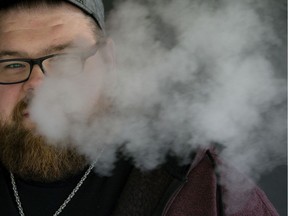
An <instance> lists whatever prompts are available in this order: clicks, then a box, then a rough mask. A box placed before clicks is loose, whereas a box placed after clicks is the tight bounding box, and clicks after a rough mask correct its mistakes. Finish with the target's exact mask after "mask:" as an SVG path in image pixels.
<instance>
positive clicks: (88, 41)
mask: <svg viewBox="0 0 288 216" xmlns="http://www.w3.org/2000/svg"><path fill="white" fill-rule="evenodd" d="M79 40H80V41H85V47H89V46H92V45H94V44H95V43H96V40H97V39H96V37H95V33H94V32H93V29H92V27H91V23H90V22H89V21H88V19H87V17H86V16H85V15H84V14H83V13H82V12H81V11H80V10H79V9H78V8H75V7H73V6H70V5H68V4H63V5H62V6H57V7H48V8H47V7H46V8H45V7H39V8H33V9H21V10H17V11H15V10H13V11H8V12H5V13H3V14H1V19H0V59H9V58H39V57H42V56H45V55H49V54H55V53H61V52H65V51H66V48H69V47H70V46H71V45H73V44H75V41H79ZM83 46H84V45H83ZM83 48H84V47H83ZM43 78H44V75H43V73H42V71H41V69H40V68H39V66H38V65H35V66H34V68H33V71H32V73H31V76H30V79H29V80H28V81H26V82H24V83H20V84H13V85H1V84H0V117H1V118H2V120H3V119H4V121H6V122H7V121H8V122H11V120H12V112H13V109H14V108H15V106H16V104H17V103H18V102H19V101H20V100H22V99H23V98H25V97H26V96H27V95H28V94H31V92H33V91H35V90H36V89H37V87H38V86H39V85H40V84H41V82H42V80H43ZM23 117H24V124H26V125H30V124H31V123H30V122H29V113H27V112H26V110H25V111H24V112H23Z"/></svg>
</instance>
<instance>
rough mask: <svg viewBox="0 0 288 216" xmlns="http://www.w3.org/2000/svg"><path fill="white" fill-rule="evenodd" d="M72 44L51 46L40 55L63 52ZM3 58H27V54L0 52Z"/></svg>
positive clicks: (71, 46)
mask: <svg viewBox="0 0 288 216" xmlns="http://www.w3.org/2000/svg"><path fill="white" fill-rule="evenodd" d="M73 44H74V43H73V42H72V41H70V42H67V43H64V44H57V45H52V46H51V47H49V48H46V49H44V50H42V51H41V52H40V53H41V54H42V55H46V54H53V53H54V52H59V51H63V50H65V49H67V48H73ZM4 56H14V57H15V56H17V57H27V56H29V54H28V53H27V52H24V51H14V50H0V58H2V57H4Z"/></svg>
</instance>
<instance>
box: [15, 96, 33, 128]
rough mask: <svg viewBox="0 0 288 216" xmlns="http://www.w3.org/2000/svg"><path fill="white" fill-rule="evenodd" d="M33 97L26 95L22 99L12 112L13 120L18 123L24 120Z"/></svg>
mask: <svg viewBox="0 0 288 216" xmlns="http://www.w3.org/2000/svg"><path fill="white" fill-rule="evenodd" d="M31 99H32V97H31V96H30V95H29V96H26V97H25V98H23V99H22V100H20V101H19V102H18V103H17V104H16V106H15V108H14V110H13V113H12V120H13V121H14V122H16V123H19V122H21V121H22V120H23V113H24V111H25V110H26V109H28V107H29V105H30V102H31Z"/></svg>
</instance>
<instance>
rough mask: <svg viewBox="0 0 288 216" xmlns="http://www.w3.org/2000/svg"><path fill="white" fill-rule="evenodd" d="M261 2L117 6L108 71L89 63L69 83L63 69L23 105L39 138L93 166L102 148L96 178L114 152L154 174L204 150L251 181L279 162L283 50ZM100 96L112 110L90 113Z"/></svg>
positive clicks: (282, 155)
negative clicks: (112, 63)
mask: <svg viewBox="0 0 288 216" xmlns="http://www.w3.org/2000/svg"><path fill="white" fill-rule="evenodd" d="M266 3H267V1H256V0H254V1H252V0H250V1H249V0H242V1H239V0H207V1H197V0H193V1H191V0H181V1H179V0H170V1H164V0H162V1H158V0H157V2H156V1H144V2H143V1H142V2H141V1H135V0H133V1H132V0H125V1H122V2H119V3H118V4H116V5H115V7H114V9H113V11H111V13H110V15H109V17H108V21H107V32H108V33H109V35H110V36H111V38H113V40H114V41H115V45H116V46H115V49H116V50H115V51H116V53H115V54H116V57H117V63H116V69H115V70H113V71H109V72H107V71H105V67H104V66H103V65H102V66H101V67H100V66H99V64H95V65H96V66H97V67H96V68H93V69H91V68H90V70H89V71H87V73H81V74H80V75H79V74H78V73H75V74H74V73H73V74H74V75H69V76H68V75H67V74H69V72H70V71H73V69H74V68H71V67H69V65H67V68H68V69H69V70H68V72H64V75H65V74H66V73H67V74H66V75H65V76H63V73H62V74H60V73H59V74H56V75H55V76H52V77H47V79H46V80H45V81H44V83H43V85H42V86H41V87H40V89H39V90H38V92H36V96H35V98H34V99H33V102H32V104H31V116H32V118H33V120H34V121H35V122H36V123H37V125H38V128H39V132H40V133H41V134H43V135H45V136H47V137H48V138H49V139H52V140H56V141H63V140H65V142H63V143H67V140H69V142H68V143H69V145H74V146H76V147H77V149H78V150H79V151H80V152H81V153H84V154H85V155H87V156H88V157H89V158H90V159H91V160H93V159H94V158H96V157H97V155H98V152H99V149H101V148H102V147H103V146H105V150H104V152H103V157H101V158H100V161H99V163H98V166H97V165H96V166H97V169H98V171H100V172H106V171H107V170H109V169H111V167H112V165H113V163H114V162H115V160H116V153H117V150H118V149H119V148H121V150H122V152H123V153H124V154H125V155H126V156H128V157H132V158H133V160H134V162H135V165H136V166H138V167H140V168H142V169H152V168H155V167H157V166H158V165H159V164H161V163H163V162H165V158H166V155H167V154H171V155H176V156H179V157H180V158H183V160H186V159H187V158H188V157H189V155H190V153H191V152H192V151H194V150H195V149H196V148H198V147H208V146H209V145H210V144H211V143H219V144H221V145H223V147H224V149H223V151H222V153H221V156H222V157H223V159H224V160H227V161H229V163H230V164H232V165H233V166H235V167H237V168H238V169H239V170H241V171H242V172H245V173H246V174H248V175H252V174H253V176H254V177H257V175H259V174H260V173H261V172H264V171H266V170H267V169H271V168H272V167H274V166H275V165H278V164H281V163H284V162H285V157H286V151H285V141H284V140H285V138H283V137H284V136H285V132H286V128H285V122H284V120H283V119H284V118H286V117H285V110H284V108H283V107H284V106H285V105H284V104H285V91H286V88H285V80H284V79H282V78H281V75H279V73H281V72H279V70H278V68H277V67H276V66H277V65H275V64H273V59H272V58H271V56H270V52H271V50H275V49H278V48H279V47H281V46H283V41H282V40H281V37H279V36H278V35H277V34H276V32H275V29H274V26H273V23H272V22H271V19H269V18H270V17H267V15H266V14H265V13H264V12H265V10H266V9H267V7H266V6H267V5H266ZM267 4H268V3H267ZM261 11H262V13H261ZM97 55H98V59H101V50H100V51H99V53H98V54H97ZM67 68H66V69H67ZM65 71H66V70H65ZM102 71H103V72H102ZM103 95H104V97H107V98H109V103H110V105H111V106H112V108H110V105H109V111H107V112H101V113H100V114H97V112H96V111H95V110H97V109H98V108H99V106H101V105H102V104H101V103H100V102H99V101H100V98H101V96H103ZM97 101H98V102H97ZM104 107H105V106H104ZM107 109H108V108H107ZM110 109H111V110H110Z"/></svg>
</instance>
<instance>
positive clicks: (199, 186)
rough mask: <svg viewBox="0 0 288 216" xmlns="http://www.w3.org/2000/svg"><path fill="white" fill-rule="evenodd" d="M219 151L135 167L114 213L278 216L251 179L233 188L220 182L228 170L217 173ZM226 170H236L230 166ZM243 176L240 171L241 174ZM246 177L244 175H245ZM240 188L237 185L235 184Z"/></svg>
mask: <svg viewBox="0 0 288 216" xmlns="http://www.w3.org/2000/svg"><path fill="white" fill-rule="evenodd" d="M218 163H219V162H218V158H217V155H216V154H214V153H213V152H212V151H211V150H201V151H198V153H197V154H196V156H195V158H194V160H193V163H192V165H189V166H186V167H185V166H183V167H180V168H179V166H177V165H176V163H175V162H172V163H170V164H168V165H167V166H166V167H164V168H161V169H159V170H155V171H152V172H147V173H141V172H140V171H137V170H134V171H132V173H131V175H130V177H129V179H128V182H127V184H126V186H125V189H124V191H123V192H122V195H121V198H120V200H119V202H118V206H117V207H116V210H115V212H114V214H113V215H115V216H122V215H123V216H124V215H125V216H277V215H278V213H277V212H276V210H275V209H274V207H273V206H272V204H271V203H270V201H269V200H268V199H267V197H266V195H265V194H264V193H263V192H262V191H261V190H260V188H259V187H257V186H256V185H254V184H253V183H251V181H250V180H249V179H247V178H246V177H245V178H242V182H241V184H244V183H245V184H246V183H247V182H248V183H249V184H248V185H250V186H251V188H250V190H247V191H241V190H238V191H232V192H231V191H230V190H229V189H228V188H227V187H225V185H224V186H220V185H219V182H220V180H221V182H225V173H221V174H220V175H217V174H216V172H215V168H216V167H217V164H218ZM226 171H228V172H229V175H230V174H231V172H235V173H236V171H235V170H233V169H230V168H227V169H226ZM239 176H241V175H239ZM242 177H243V175H242ZM236 188H237V187H236ZM243 197H244V199H243Z"/></svg>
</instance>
